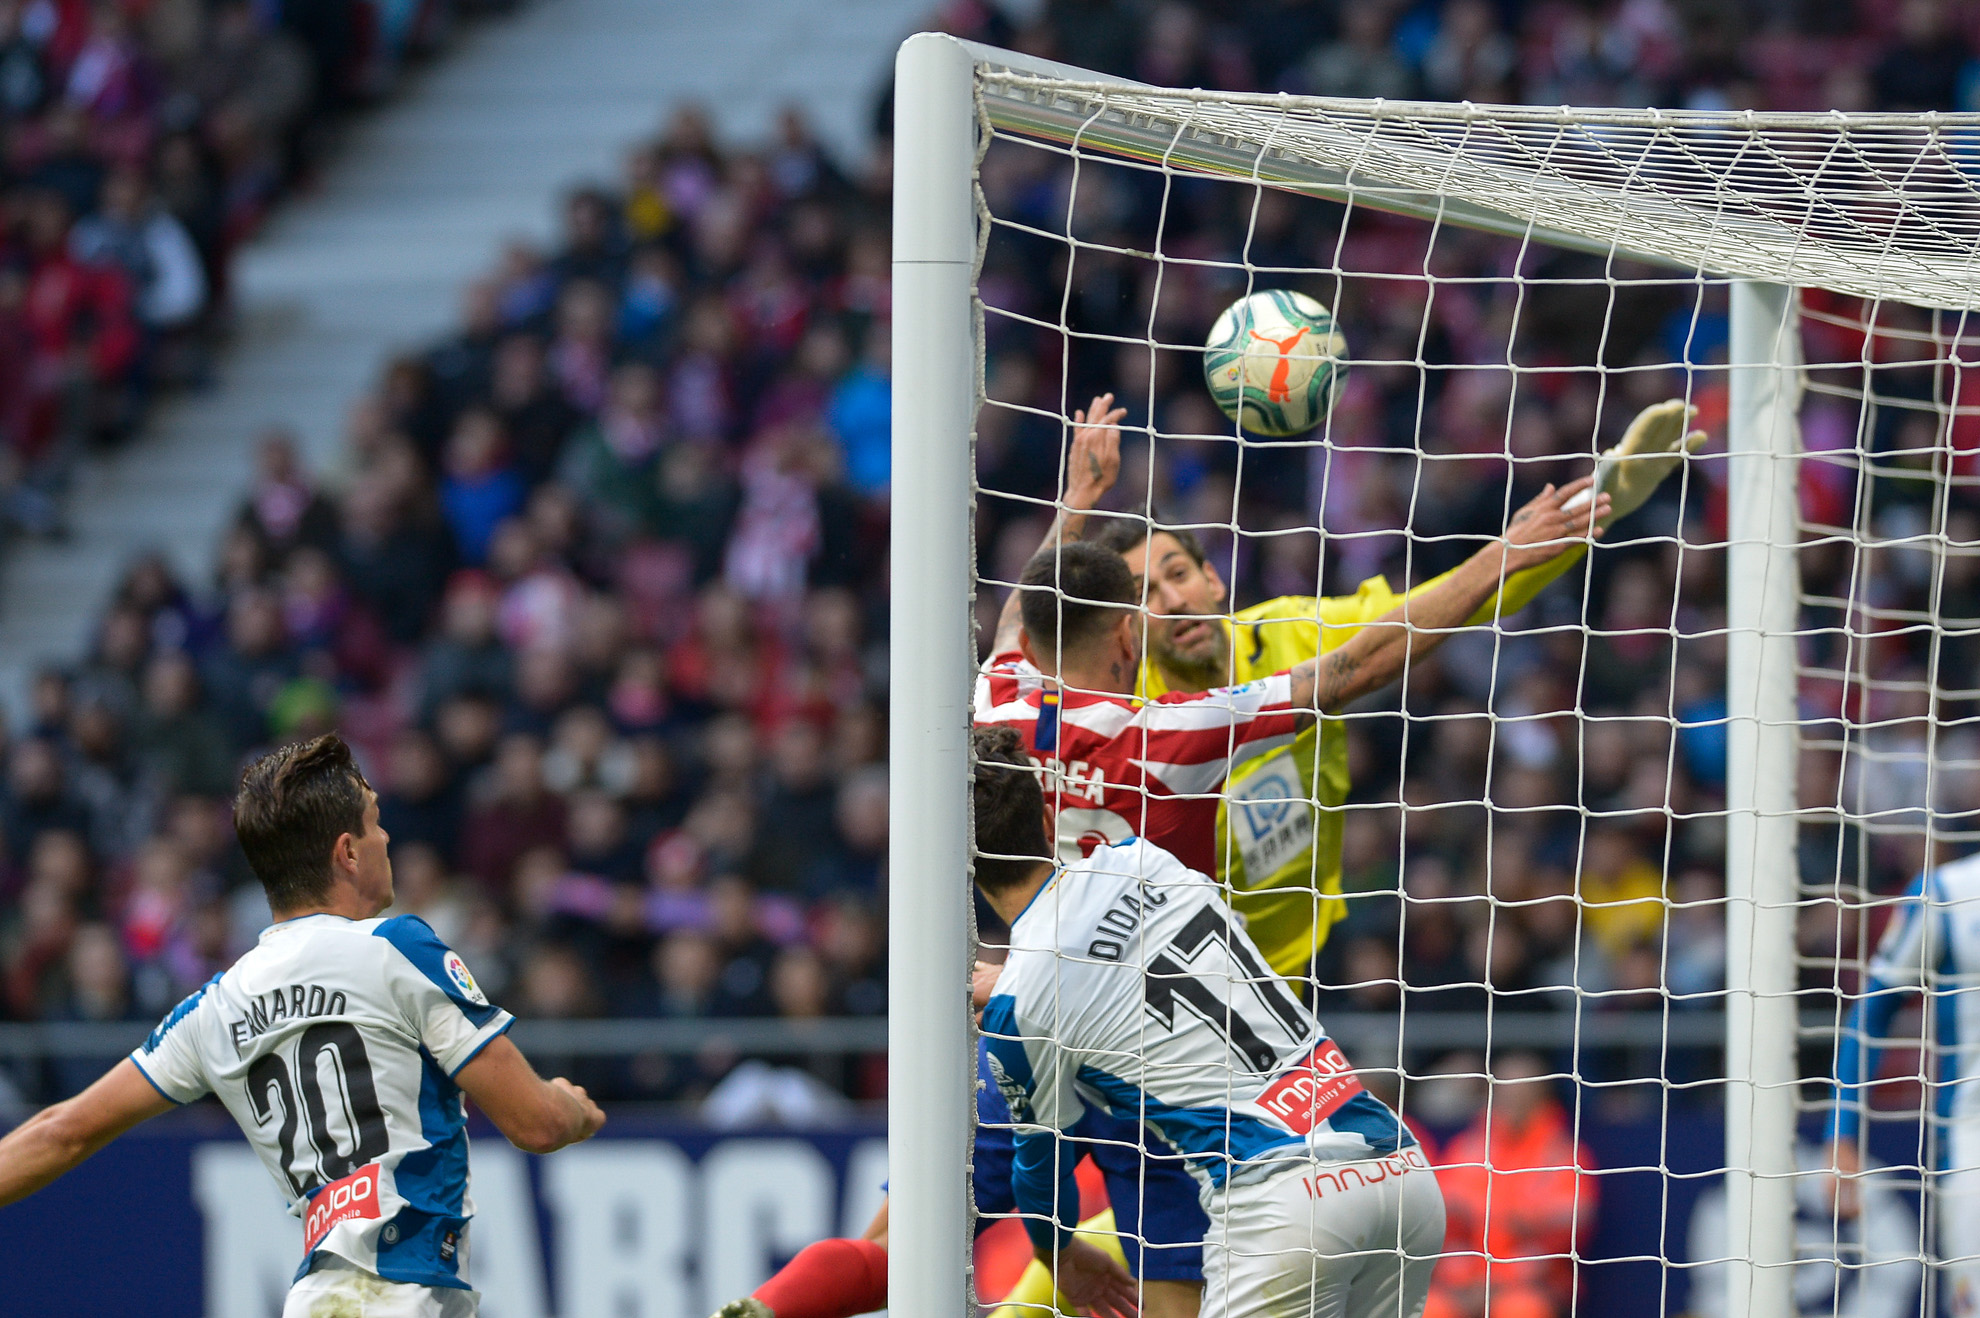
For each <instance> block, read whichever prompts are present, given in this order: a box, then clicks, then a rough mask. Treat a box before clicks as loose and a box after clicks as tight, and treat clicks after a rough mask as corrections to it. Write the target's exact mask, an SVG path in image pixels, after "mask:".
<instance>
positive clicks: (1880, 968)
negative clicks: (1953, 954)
mask: <svg viewBox="0 0 1980 1318" xmlns="http://www.w3.org/2000/svg"><path fill="white" fill-rule="evenodd" d="M1937 888H1938V885H1937V884H1935V883H1933V882H1931V880H1930V878H1929V877H1928V876H1927V875H1923V874H1921V875H1920V876H1919V877H1918V878H1916V879H1914V880H1913V881H1912V883H1911V886H1910V887H1909V888H1907V889H1906V890H1905V893H1904V900H1903V901H1902V903H1901V904H1900V905H1899V906H1898V908H1897V910H1896V911H1894V912H1893V913H1892V915H1891V922H1890V924H1888V925H1886V926H1885V928H1884V936H1883V937H1882V938H1881V939H1879V940H1878V941H1877V950H1876V952H1874V953H1873V954H1872V955H1871V957H1870V964H1869V967H1868V969H1869V972H1870V985H1869V987H1871V988H1872V989H1878V988H1922V987H1923V986H1924V984H1925V970H1926V967H1927V966H1929V965H1931V963H1932V962H1933V960H1935V959H1936V957H1937V954H1938V950H1939V949H1938V943H1939V940H1938V939H1937V938H1936V937H1935V934H1936V932H1937V928H1938V923H1939V921H1940V919H1941V918H1943V909H1942V907H1941V906H1940V905H1939V903H1938V901H1937V900H1936V898H1937V896H1938V891H1937Z"/></svg>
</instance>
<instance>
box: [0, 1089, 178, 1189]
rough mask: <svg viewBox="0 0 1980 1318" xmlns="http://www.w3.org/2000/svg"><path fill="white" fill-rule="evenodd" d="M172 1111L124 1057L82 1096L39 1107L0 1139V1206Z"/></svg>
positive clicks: (165, 1100)
mask: <svg viewBox="0 0 1980 1318" xmlns="http://www.w3.org/2000/svg"><path fill="white" fill-rule="evenodd" d="M174 1106H175V1104H174V1103H173V1102H172V1100H171V1099H169V1098H166V1097H165V1095H163V1094H162V1093H160V1092H159V1091H158V1090H157V1088H156V1087H154V1086H153V1085H152V1083H151V1082H150V1081H149V1080H146V1079H145V1078H144V1075H143V1073H142V1072H140V1071H139V1070H138V1069H137V1067H136V1065H134V1064H133V1063H132V1062H131V1060H130V1059H129V1058H125V1059H124V1060H123V1061H121V1062H119V1063H117V1065H115V1066H113V1067H111V1068H110V1070H109V1071H108V1072H106V1073H105V1074H104V1075H103V1077H102V1078H101V1079H99V1080H98V1081H97V1082H96V1083H95V1084H93V1085H91V1086H90V1087H89V1088H88V1089H85V1090H83V1091H82V1093H80V1094H77V1095H76V1096H75V1097H74V1098H71V1099H65V1100H64V1101H62V1102H60V1103H56V1104H53V1105H51V1106H49V1107H45V1108H43V1109H42V1110H41V1111H39V1112H37V1113H35V1114H34V1115H33V1116H31V1117H29V1118H28V1119H27V1120H26V1121H24V1122H22V1123H21V1124H20V1125H18V1126H16V1127H15V1128H14V1129H13V1131H12V1132H11V1133H9V1134H8V1136H7V1138H5V1139H0V1207H4V1206H5V1205H7V1204H11V1203H13V1202H14V1201H15V1200H17V1199H25V1198H26V1197H27V1196H29V1195H31V1194H33V1193H34V1192H35V1191H36V1190H39V1189H41V1188H42V1187H43V1186H45V1185H47V1184H49V1183H50V1182H52V1181H54V1180H55V1179H56V1178H58V1177H60V1176H62V1175H64V1174H65V1173H67V1172H70V1171H73V1170H74V1169H75V1168H77V1167H79V1166H81V1165H82V1163H83V1162H85V1161H86V1160H87V1159H88V1158H89V1157H90V1155H92V1154H94V1153H95V1152H96V1151H97V1150H98V1149H101V1148H102V1147H103V1146H104V1145H106V1144H108V1143H110V1141H112V1140H114V1139H116V1138H117V1137H118V1136H119V1135H121V1134H123V1133H124V1132H125V1131H127V1130H129V1129H130V1128H131V1127H133V1126H135V1125H137V1124H138V1123H139V1122H143V1121H149V1120H150V1119H151V1118H153V1117H155V1116H157V1115H158V1114H159V1113H161V1112H167V1111H170V1110H171V1109H172V1108H173V1107H174Z"/></svg>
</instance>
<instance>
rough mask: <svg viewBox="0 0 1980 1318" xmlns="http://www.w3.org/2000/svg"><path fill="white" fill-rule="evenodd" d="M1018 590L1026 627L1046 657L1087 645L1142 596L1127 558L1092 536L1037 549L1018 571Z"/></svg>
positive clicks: (1020, 610) (1041, 655)
mask: <svg viewBox="0 0 1980 1318" xmlns="http://www.w3.org/2000/svg"><path fill="white" fill-rule="evenodd" d="M1018 590H1019V592H1020V598H1019V602H1018V611H1019V615H1020V616H1021V617H1022V618H1023V619H1024V630H1025V631H1026V632H1027V633H1028V634H1029V635H1030V637H1031V645H1032V648H1033V649H1034V650H1036V651H1037V652H1038V654H1039V656H1040V657H1041V658H1043V657H1045V656H1048V655H1053V654H1054V653H1055V652H1056V651H1058V650H1059V649H1061V648H1063V649H1065V650H1081V649H1084V648H1085V647H1086V646H1087V645H1088V644H1090V643H1092V642H1093V641H1095V640H1097V639H1099V638H1100V637H1101V636H1102V635H1104V634H1105V633H1106V631H1107V629H1108V628H1109V627H1112V626H1113V625H1114V622H1115V620H1116V619H1118V618H1119V617H1120V616H1121V612H1122V611H1123V610H1124V609H1131V608H1133V607H1134V605H1135V601H1136V599H1137V596H1136V594H1135V589H1134V573H1132V572H1130V571H1128V565H1127V560H1126V559H1124V558H1122V557H1121V556H1120V554H1119V553H1117V552H1115V551H1114V550H1112V549H1109V548H1107V547H1106V546H1104V545H1098V544H1094V543H1093V542H1092V541H1088V540H1075V541H1073V542H1072V543H1071V544H1064V545H1059V546H1057V547H1056V548H1053V547H1047V548H1045V549H1041V550H1039V551H1038V552H1037V553H1036V554H1033V555H1032V556H1031V561H1030V562H1029V563H1026V564H1025V565H1024V572H1023V574H1022V575H1021V576H1019V577H1018Z"/></svg>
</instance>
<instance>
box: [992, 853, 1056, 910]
mask: <svg viewBox="0 0 1980 1318" xmlns="http://www.w3.org/2000/svg"><path fill="white" fill-rule="evenodd" d="M1052 869H1053V866H1052V863H1051V862H1050V861H1045V860H1041V861H1039V862H1038V868H1037V869H1035V870H1033V871H1032V872H1031V877H1030V878H1028V879H1026V880H1024V881H1023V882H1022V883H1015V884H1012V885H1011V886H1010V887H1008V888H1005V889H1003V890H1002V891H1001V892H986V893H984V894H983V900H985V901H987V902H989V903H990V909H991V910H993V911H995V912H996V913H997V918H998V919H1000V920H1002V921H1003V922H1004V923H1005V924H1016V923H1017V920H1018V917H1019V916H1020V915H1023V914H1024V908H1025V907H1027V906H1029V905H1031V899H1032V898H1034V897H1036V896H1037V895H1038V890H1039V889H1040V888H1043V887H1044V886H1045V885H1046V884H1048V883H1050V882H1051V881H1052Z"/></svg>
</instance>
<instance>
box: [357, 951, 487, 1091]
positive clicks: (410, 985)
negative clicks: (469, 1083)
mask: <svg viewBox="0 0 1980 1318" xmlns="http://www.w3.org/2000/svg"><path fill="white" fill-rule="evenodd" d="M372 933H373V935H374V936H375V937H378V938H382V939H384V940H385V941H386V942H388V943H390V944H391V945H392V947H393V949H394V950H395V951H396V952H397V953H398V957H397V959H396V961H395V962H394V963H393V964H395V965H396V966H397V968H398V972H399V973H397V974H396V975H394V976H393V977H392V985H391V987H392V995H393V997H394V999H395V1000H396V1001H397V1002H398V1004H399V1007H400V1010H402V1011H403V1012H405V1015H406V1020H407V1021H408V1023H410V1024H411V1025H412V1026H413V1028H414V1030H415V1031H416V1032H417V1033H418V1034H419V1041H420V1044H421V1046H423V1047H424V1048H425V1049H426V1051H427V1052H428V1053H430V1054H431V1055H432V1057H433V1060H434V1061H435V1062H437V1063H439V1065H440V1069H441V1070H443V1071H445V1072H446V1073H447V1074H448V1075H453V1074H454V1073H455V1072H457V1071H459V1070H460V1069H461V1068H462V1067H463V1066H466V1065H467V1064H468V1063H469V1062H471V1061H473V1060H474V1058H475V1055H476V1054H478V1053H479V1052H480V1051H481V1050H482V1049H483V1048H486V1047H487V1046H488V1045H489V1044H490V1043H492V1042H493V1041H494V1040H495V1037H496V1036H497V1035H500V1034H502V1033H504V1032H505V1031H507V1030H508V1028H509V1027H510V1026H511V1025H513V1024H515V1017H513V1016H511V1015H510V1014H509V1013H508V1012H506V1011H503V1010H502V1009H501V1008H500V1007H497V1006H495V1005H493V1004H492V1003H490V1002H489V1001H488V998H487V997H486V996H485V995H484V994H483V993H482V991H481V986H480V985H478V984H476V983H475V982H474V976H473V975H472V974H470V973H469V971H468V968H467V963H466V962H465V961H463V960H461V958H460V954H459V953H457V952H455V951H454V950H453V949H452V948H449V947H448V946H447V945H446V944H445V943H443V942H441V941H440V936H439V935H438V934H436V933H434V932H433V927H432V926H431V925H429V924H427V923H426V921H424V920H422V919H420V918H419V917H418V916H416V915H400V916H394V917H393V918H392V919H390V920H384V921H381V922H380V923H379V924H378V927H377V928H376V929H374V930H372Z"/></svg>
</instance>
